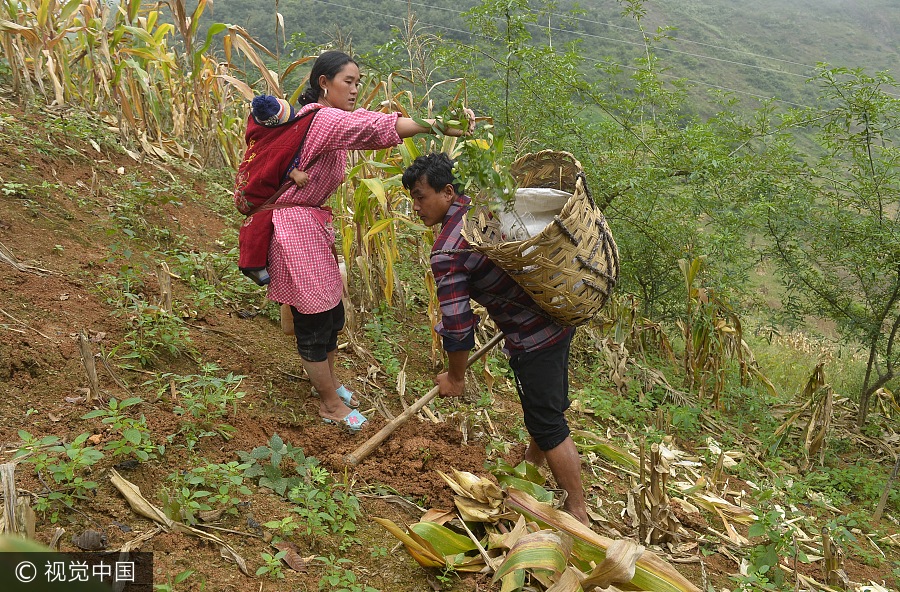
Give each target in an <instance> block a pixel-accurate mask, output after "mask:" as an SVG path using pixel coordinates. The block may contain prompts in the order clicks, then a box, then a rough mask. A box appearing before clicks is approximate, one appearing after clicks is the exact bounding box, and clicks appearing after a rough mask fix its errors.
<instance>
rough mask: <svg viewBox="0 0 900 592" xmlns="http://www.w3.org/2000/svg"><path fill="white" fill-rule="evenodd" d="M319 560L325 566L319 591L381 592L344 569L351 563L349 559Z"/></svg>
mask: <svg viewBox="0 0 900 592" xmlns="http://www.w3.org/2000/svg"><path fill="white" fill-rule="evenodd" d="M317 559H318V560H319V561H321V562H322V563H324V564H325V574H324V575H323V576H322V577H321V578H320V579H319V590H329V591H331V592H379V591H378V589H377V588H373V587H372V586H368V585H365V584H363V583H361V582H359V581H357V578H356V574H355V573H353V571H352V570H349V569H346V567H344V566H345V565H347V564H348V563H351V561H350V560H349V559H344V558H343V557H341V558H335V556H334V555H329V556H328V557H317Z"/></svg>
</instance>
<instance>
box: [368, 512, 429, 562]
mask: <svg viewBox="0 0 900 592" xmlns="http://www.w3.org/2000/svg"><path fill="white" fill-rule="evenodd" d="M372 519H373V520H375V522H377V523H378V524H380V525H382V526H383V527H385V528H386V529H387V531H388V532H390V533H391V534H392V535H394V536H395V537H397V538H398V539H400V542H402V543H403V545H404V546H405V547H406V551H407V552H408V553H409V554H410V555H411V556H412V558H413V559H415V560H416V563H418V564H419V565H421V566H422V567H439V568H444V567H446V566H447V562H446V561H445V560H444V558H443V557H441V555H440V554H439V553H438V552H437V551H436V550H435V549H434V547H432V546H431V545H430V544H428V543H427V542H426V543H424V544H423V543H422V542H421V537H420V540H418V541H417V540H416V539H414V538H413V537H411V536H410V535H408V534H407V533H405V532H403V530H401V529H400V527H399V526H397V525H396V524H394V522H393V521H391V520H388V519H387V518H378V517H373V518H372ZM416 536H418V535H416Z"/></svg>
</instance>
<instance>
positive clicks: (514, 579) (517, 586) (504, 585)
mask: <svg viewBox="0 0 900 592" xmlns="http://www.w3.org/2000/svg"><path fill="white" fill-rule="evenodd" d="M524 586H525V570H524V569H515V570H513V571H511V572H509V573H508V574H506V575H505V576H503V577H502V578H500V592H517V591H518V590H521V589H522V588H523V587H524Z"/></svg>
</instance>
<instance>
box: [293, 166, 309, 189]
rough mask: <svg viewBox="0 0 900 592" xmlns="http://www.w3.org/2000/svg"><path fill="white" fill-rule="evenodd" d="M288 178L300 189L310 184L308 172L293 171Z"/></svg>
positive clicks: (294, 169)
mask: <svg viewBox="0 0 900 592" xmlns="http://www.w3.org/2000/svg"><path fill="white" fill-rule="evenodd" d="M288 176H289V177H290V178H291V181H293V182H294V184H295V185H297V187H300V188H303V187H304V186H305V185H306V184H307V183H308V182H309V175H307V174H306V171H299V170H297V169H296V168H293V169H291V172H290V173H289V174H288Z"/></svg>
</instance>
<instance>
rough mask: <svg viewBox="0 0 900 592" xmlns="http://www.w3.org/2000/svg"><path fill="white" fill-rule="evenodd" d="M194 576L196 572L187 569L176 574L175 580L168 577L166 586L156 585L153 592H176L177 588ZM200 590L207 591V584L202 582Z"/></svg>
mask: <svg viewBox="0 0 900 592" xmlns="http://www.w3.org/2000/svg"><path fill="white" fill-rule="evenodd" d="M192 575H194V570H192V569H186V570H184V571H180V572H178V573H177V574H175V577H174V578H173V577H172V576H166V580H167V582H166V583H165V584H155V585H154V586H153V590H154V592H175V586H177V585H178V584H180V583H182V582H184V581H185V580H187V579H188V578H189V577H191V576H192ZM200 589H201V590H205V589H206V583H205V582H202V583H201V584H200Z"/></svg>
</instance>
